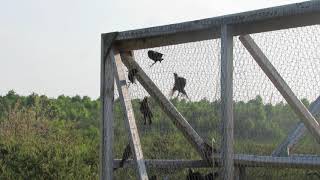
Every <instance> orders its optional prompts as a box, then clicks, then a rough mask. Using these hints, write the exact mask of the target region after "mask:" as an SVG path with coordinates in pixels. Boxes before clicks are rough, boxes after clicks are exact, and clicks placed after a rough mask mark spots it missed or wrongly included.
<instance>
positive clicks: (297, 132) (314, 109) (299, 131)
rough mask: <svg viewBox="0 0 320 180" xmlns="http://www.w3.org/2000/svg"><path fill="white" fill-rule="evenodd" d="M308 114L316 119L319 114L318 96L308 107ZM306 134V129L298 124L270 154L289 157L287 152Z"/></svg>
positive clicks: (319, 102)
mask: <svg viewBox="0 0 320 180" xmlns="http://www.w3.org/2000/svg"><path fill="white" fill-rule="evenodd" d="M309 111H310V113H311V114H312V115H313V116H314V117H316V116H317V115H319V114H320V96H319V97H318V98H317V99H316V100H315V101H314V102H313V103H311V105H310V107H309ZM305 132H306V127H305V126H304V124H303V123H302V122H301V120H300V122H299V123H298V124H297V125H296V126H295V128H294V129H293V130H292V131H291V132H290V133H289V135H288V136H287V138H286V139H285V140H284V141H282V143H281V144H279V146H278V147H277V148H276V149H275V150H274V151H273V152H272V154H271V155H272V156H289V153H290V152H289V151H290V149H292V148H293V147H294V146H295V145H296V144H297V143H298V142H299V140H300V139H301V138H302V137H303V135H304V134H305Z"/></svg>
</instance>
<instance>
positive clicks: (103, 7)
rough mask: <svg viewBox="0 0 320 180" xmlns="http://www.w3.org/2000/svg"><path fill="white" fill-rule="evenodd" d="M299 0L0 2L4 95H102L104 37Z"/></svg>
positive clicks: (0, 79)
mask: <svg viewBox="0 0 320 180" xmlns="http://www.w3.org/2000/svg"><path fill="white" fill-rule="evenodd" d="M294 2H300V1H298V0H237V1H234V0H197V1H194V0H161V1H151V0H131V1H130V0H114V1H111V0H104V1H102V0H101V1H99V0H90V1H89V0H51V1H49V0H0V94H1V95H3V94H5V93H6V92H7V91H8V90H10V89H14V90H15V91H16V92H18V93H19V94H23V95H27V94H30V93H31V92H36V93H39V94H46V95H48V96H50V97H56V96H58V95H60V94H65V95H75V94H79V95H89V96H91V97H94V98H96V97H98V95H99V85H100V80H99V78H100V67H99V66H100V34H101V33H105V32H111V31H124V30H130V29H136V28H144V27H150V26H156V25H164V24H171V23H178V22H183V21H189V20H196V19H202V18H209V17H214V16H220V15H225V14H231V13H236V12H242V11H248V10H254V9H261V8H265V7H271V6H277V5H282V4H289V3H294Z"/></svg>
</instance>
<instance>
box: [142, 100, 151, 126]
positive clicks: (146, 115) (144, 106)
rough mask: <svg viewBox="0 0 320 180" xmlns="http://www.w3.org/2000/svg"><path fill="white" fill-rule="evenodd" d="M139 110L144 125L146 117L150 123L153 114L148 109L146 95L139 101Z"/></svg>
mask: <svg viewBox="0 0 320 180" xmlns="http://www.w3.org/2000/svg"><path fill="white" fill-rule="evenodd" d="M140 112H141V114H142V115H143V119H144V125H146V124H147V119H148V120H149V124H152V118H153V114H152V112H151V110H150V107H149V103H148V98H147V97H144V98H143V100H142V101H141V102H140Z"/></svg>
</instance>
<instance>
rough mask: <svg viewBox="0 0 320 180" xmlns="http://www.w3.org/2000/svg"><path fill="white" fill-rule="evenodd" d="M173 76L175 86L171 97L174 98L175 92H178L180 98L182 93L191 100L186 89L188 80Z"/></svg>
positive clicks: (175, 74) (176, 75)
mask: <svg viewBox="0 0 320 180" xmlns="http://www.w3.org/2000/svg"><path fill="white" fill-rule="evenodd" d="M173 75H174V85H173V88H172V91H171V96H173V94H174V92H176V91H178V96H179V95H180V93H182V94H183V95H185V96H186V97H187V98H188V99H189V97H188V95H187V93H186V91H185V89H184V88H185V87H186V84H187V80H186V79H185V78H183V77H179V76H178V74H177V73H173ZM178 96H177V97H178Z"/></svg>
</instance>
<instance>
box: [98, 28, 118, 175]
mask: <svg viewBox="0 0 320 180" xmlns="http://www.w3.org/2000/svg"><path fill="white" fill-rule="evenodd" d="M115 36H116V35H115V34H108V35H102V36H101V77H100V78H101V79H100V99H101V119H102V120H101V123H102V124H101V134H102V138H101V148H100V179H101V180H105V179H112V178H113V153H112V145H113V103H114V64H113V63H114V62H113V59H112V57H113V51H112V50H111V51H110V47H111V44H112V42H113V40H114V39H115Z"/></svg>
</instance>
